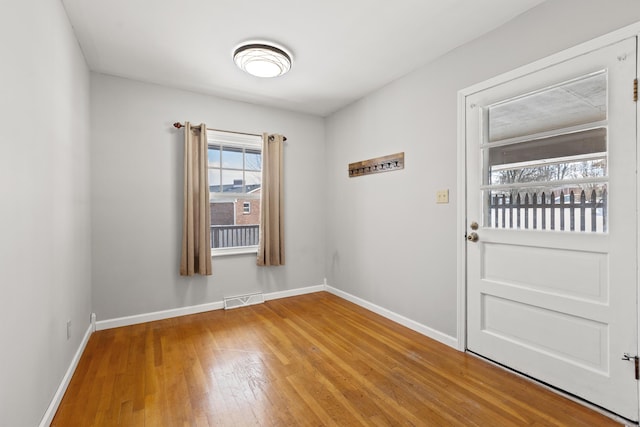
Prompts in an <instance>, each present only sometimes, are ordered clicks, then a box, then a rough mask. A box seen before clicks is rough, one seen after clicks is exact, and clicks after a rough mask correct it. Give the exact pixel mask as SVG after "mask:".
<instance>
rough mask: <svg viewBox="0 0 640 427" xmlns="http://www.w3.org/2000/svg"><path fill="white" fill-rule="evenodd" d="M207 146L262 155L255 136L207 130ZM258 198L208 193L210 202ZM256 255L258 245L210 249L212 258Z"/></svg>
mask: <svg viewBox="0 0 640 427" xmlns="http://www.w3.org/2000/svg"><path fill="white" fill-rule="evenodd" d="M207 144H208V145H222V146H223V147H234V148H245V149H251V150H260V152H261V153H262V137H261V136H255V135H245V134H240V133H232V132H217V131H210V130H207ZM220 166H222V165H220ZM221 169H222V167H221ZM209 185H211V184H209ZM221 185H222V183H221ZM260 197H261V195H260V194H251V193H221V192H210V193H209V200H210V201H212V200H217V201H229V202H234V203H236V202H237V199H238V198H243V199H256V200H260ZM243 212H244V209H243ZM234 222H235V221H234ZM256 253H258V245H253V246H235V247H229V248H211V256H212V257H217V256H226V255H238V254H256Z"/></svg>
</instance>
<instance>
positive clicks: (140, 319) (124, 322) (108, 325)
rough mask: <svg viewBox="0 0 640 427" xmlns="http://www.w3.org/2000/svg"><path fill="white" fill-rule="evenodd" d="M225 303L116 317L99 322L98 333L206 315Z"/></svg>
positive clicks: (97, 323) (211, 303)
mask: <svg viewBox="0 0 640 427" xmlns="http://www.w3.org/2000/svg"><path fill="white" fill-rule="evenodd" d="M223 308H224V302H223V301H216V302H210V303H207V304H198V305H190V306H188V307H180V308H172V309H170V310H161V311H153V312H151V313H144V314H135V315H133V316H125V317H116V318H115V319H107V320H99V321H97V322H96V331H102V330H105V329H112V328H119V327H121V326H131V325H137V324H138V323H146V322H153V321H155V320H163V319H171V318H172V317H179V316H188V315H189V314H197V313H204V312H205V311H212V310H221V309H223Z"/></svg>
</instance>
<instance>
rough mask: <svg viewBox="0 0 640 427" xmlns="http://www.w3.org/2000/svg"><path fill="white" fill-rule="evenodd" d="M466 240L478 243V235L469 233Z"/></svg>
mask: <svg viewBox="0 0 640 427" xmlns="http://www.w3.org/2000/svg"><path fill="white" fill-rule="evenodd" d="M467 240H468V241H470V242H477V241H478V233H469V234H468V235H467Z"/></svg>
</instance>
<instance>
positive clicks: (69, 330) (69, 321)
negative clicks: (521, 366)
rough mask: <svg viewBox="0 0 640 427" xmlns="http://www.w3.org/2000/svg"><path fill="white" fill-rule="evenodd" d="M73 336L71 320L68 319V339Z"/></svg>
mask: <svg viewBox="0 0 640 427" xmlns="http://www.w3.org/2000/svg"><path fill="white" fill-rule="evenodd" d="M70 338H71V320H67V340H68V339H70Z"/></svg>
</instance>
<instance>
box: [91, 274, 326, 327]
mask: <svg viewBox="0 0 640 427" xmlns="http://www.w3.org/2000/svg"><path fill="white" fill-rule="evenodd" d="M324 290H325V287H324V285H318V286H308V287H306V288H297V289H290V290H287V291H278V292H271V293H268V294H264V299H265V301H269V300H273V299H278V298H287V297H292V296H296V295H303V294H310V293H313V292H320V291H324ZM223 308H224V301H217V302H210V303H207V304H199V305H191V306H188V307H180V308H173V309H170V310H162V311H154V312H152V313H144V314H136V315H133V316H125V317H117V318H115V319H107V320H100V321H98V322H96V324H95V325H96V330H97V331H102V330H105V329H111V328H119V327H121V326H130V325H136V324H138V323H145V322H153V321H155V320H163V319H170V318H172V317H179V316H187V315H189V314H196V313H204V312H206V311H212V310H222V309H223Z"/></svg>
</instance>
